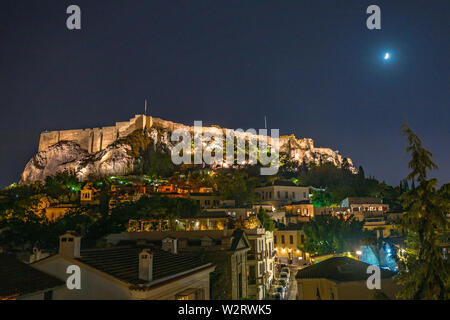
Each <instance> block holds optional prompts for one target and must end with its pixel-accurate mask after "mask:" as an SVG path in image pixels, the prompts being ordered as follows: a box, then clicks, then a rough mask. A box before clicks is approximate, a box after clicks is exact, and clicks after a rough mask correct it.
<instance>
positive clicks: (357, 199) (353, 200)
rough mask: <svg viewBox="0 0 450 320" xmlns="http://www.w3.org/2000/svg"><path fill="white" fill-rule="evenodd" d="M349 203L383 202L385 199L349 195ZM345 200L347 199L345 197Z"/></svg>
mask: <svg viewBox="0 0 450 320" xmlns="http://www.w3.org/2000/svg"><path fill="white" fill-rule="evenodd" d="M347 199H348V203H349V204H382V203H383V200H382V199H380V198H374V197H348V198H347ZM344 200H345V199H344Z"/></svg>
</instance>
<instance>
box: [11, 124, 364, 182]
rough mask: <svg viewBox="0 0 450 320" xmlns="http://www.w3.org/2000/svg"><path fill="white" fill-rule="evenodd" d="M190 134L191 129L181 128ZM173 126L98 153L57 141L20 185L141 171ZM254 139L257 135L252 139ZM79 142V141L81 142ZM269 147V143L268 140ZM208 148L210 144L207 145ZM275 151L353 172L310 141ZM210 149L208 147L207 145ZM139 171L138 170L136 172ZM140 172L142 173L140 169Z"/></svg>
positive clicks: (138, 133) (283, 141) (164, 148)
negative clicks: (63, 175) (61, 175)
mask: <svg viewBox="0 0 450 320" xmlns="http://www.w3.org/2000/svg"><path fill="white" fill-rule="evenodd" d="M184 128H185V129H186V130H189V131H190V132H191V134H192V130H193V128H192V127H187V126H185V127H184ZM174 129H176V128H175V126H174V125H170V126H169V125H165V126H161V125H159V126H154V127H148V128H145V129H138V130H135V131H133V132H132V133H129V134H127V135H126V136H122V137H120V138H116V140H115V141H112V142H111V143H110V144H109V145H108V146H107V147H105V148H104V149H103V150H100V151H96V152H95V151H93V150H92V149H93V148H90V149H89V150H87V149H86V148H83V147H82V146H81V145H82V143H80V139H76V140H75V141H67V140H61V141H59V142H57V143H55V144H52V145H50V146H48V147H45V149H44V148H40V150H41V151H39V152H38V153H37V154H36V155H35V156H34V157H33V158H32V159H31V160H30V161H29V162H28V163H27V165H26V166H25V169H24V171H23V173H22V177H21V181H20V182H21V183H31V182H35V181H44V180H45V178H46V177H47V176H48V175H54V174H56V173H58V172H63V171H69V172H74V173H75V174H76V175H77V177H78V178H79V179H81V180H86V179H88V178H89V177H94V176H95V177H102V176H111V175H127V174H132V173H136V171H139V170H141V169H142V168H143V165H144V163H145V161H148V159H146V158H145V156H144V155H145V154H148V152H149V150H152V151H153V152H160V153H170V152H171V150H172V149H173V147H174V144H175V142H172V141H171V134H172V132H173V131H174ZM224 130H225V129H218V128H215V127H204V128H203V133H208V132H209V133H223V136H225V133H224V132H225V131H224ZM254 137H255V139H258V137H261V136H254ZM81 141H83V140H81ZM268 141H269V145H270V144H272V143H273V141H271V140H270V139H269V140H268ZM210 143H211V145H213V144H214V142H210ZM278 144H279V151H280V153H284V154H286V155H288V156H289V157H290V158H291V159H292V160H293V161H295V162H297V163H298V164H303V163H306V164H309V163H312V162H314V163H316V164H320V163H332V164H334V165H335V166H337V167H343V166H345V167H347V168H348V169H349V170H351V171H352V172H353V173H356V172H357V170H356V169H355V168H354V166H353V163H352V160H351V159H350V158H344V157H342V156H341V155H340V154H339V152H338V151H334V150H332V149H329V148H316V147H315V146H314V140H313V139H311V138H300V139H298V138H296V137H295V136H293V135H290V136H282V137H280V138H279V140H278ZM209 147H210V146H209ZM222 165H223V164H221V163H219V164H217V163H213V164H212V165H211V166H212V167H213V168H215V167H221V166H222ZM138 169H139V170H138ZM141 171H142V170H141Z"/></svg>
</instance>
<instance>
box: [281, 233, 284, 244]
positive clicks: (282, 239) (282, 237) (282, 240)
mask: <svg viewBox="0 0 450 320" xmlns="http://www.w3.org/2000/svg"><path fill="white" fill-rule="evenodd" d="M281 243H282V244H284V235H282V236H281Z"/></svg>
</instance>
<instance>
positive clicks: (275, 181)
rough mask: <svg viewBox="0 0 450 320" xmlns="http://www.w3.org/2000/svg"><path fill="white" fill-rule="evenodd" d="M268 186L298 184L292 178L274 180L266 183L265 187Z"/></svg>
mask: <svg viewBox="0 0 450 320" xmlns="http://www.w3.org/2000/svg"><path fill="white" fill-rule="evenodd" d="M268 186H285V187H297V185H296V184H295V183H293V182H292V181H290V180H274V181H272V182H269V183H267V184H266V185H265V187H268Z"/></svg>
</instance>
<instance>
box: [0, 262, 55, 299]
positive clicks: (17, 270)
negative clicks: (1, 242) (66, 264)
mask: <svg viewBox="0 0 450 320" xmlns="http://www.w3.org/2000/svg"><path fill="white" fill-rule="evenodd" d="M62 285H64V282H63V281H61V280H59V279H58V278H55V277H53V276H51V275H48V274H46V273H44V272H42V271H39V270H37V269H35V268H33V267H31V266H29V265H27V264H25V263H23V262H21V261H19V260H18V259H16V258H15V257H14V256H12V255H7V254H0V300H1V298H2V297H14V296H21V295H25V294H28V293H33V292H38V291H43V290H46V289H53V288H55V287H59V286H62Z"/></svg>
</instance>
